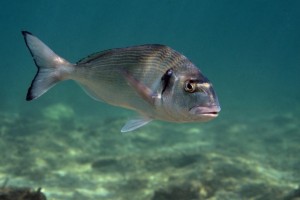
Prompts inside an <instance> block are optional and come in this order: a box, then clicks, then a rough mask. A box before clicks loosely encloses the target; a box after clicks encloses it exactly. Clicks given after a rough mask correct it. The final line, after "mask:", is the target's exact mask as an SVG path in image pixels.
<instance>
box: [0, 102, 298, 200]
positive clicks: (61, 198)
mask: <svg viewBox="0 0 300 200" xmlns="http://www.w3.org/2000/svg"><path fill="white" fill-rule="evenodd" d="M0 115H1V117H0V124H1V130H0V136H1V137H0V158H1V159H0V181H1V180H2V182H3V186H2V187H0V197H1V194H3V191H7V190H9V188H22V187H27V188H33V190H36V189H37V188H40V187H41V188H42V190H41V191H42V192H43V193H44V194H45V196H46V197H47V199H48V200H83V199H85V200H100V199H101V200H102V199H103V200H107V199H109V200H112V199H113V200H175V199H176V200H204V199H207V200H243V199H245V200H246V199H247V200H248V199H249V200H269V199H270V200H277V199H278V200H299V199H300V188H299V186H300V156H299V155H300V154H299V153H300V145H299V141H300V127H299V124H300V117H299V116H300V115H296V114H293V113H285V114H283V115H280V116H276V115H273V116H266V117H261V118H259V119H258V118H257V119H251V120H249V119H248V118H247V119H242V118H239V119H236V120H233V119H231V120H227V121H226V119H222V120H216V121H215V122H212V123H207V124H205V125H204V124H188V125H182V124H172V123H164V122H154V123H151V124H150V125H147V126H145V127H143V128H142V129H139V130H138V131H135V132H130V133H128V134H121V133H120V128H121V127H122V125H123V124H124V123H125V121H126V119H125V118H122V117H120V118H107V119H105V120H103V119H102V120H99V119H96V118H90V119H87V118H85V119H82V118H81V117H80V116H79V115H77V116H76V113H75V112H73V110H72V109H71V108H70V107H68V106H67V105H63V104H57V105H52V106H49V107H47V108H45V109H44V110H43V111H41V113H40V115H35V116H30V115H26V114H12V113H1V114H0ZM20 199H21V198H20Z"/></svg>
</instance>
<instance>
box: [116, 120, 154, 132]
mask: <svg viewBox="0 0 300 200" xmlns="http://www.w3.org/2000/svg"><path fill="white" fill-rule="evenodd" d="M151 121H152V119H150V118H145V117H139V118H136V119H132V120H129V121H128V122H126V124H125V125H124V126H123V128H122V129H121V132H122V133H125V132H129V131H133V130H135V129H138V128H140V127H142V126H144V125H146V124H148V123H149V122H151Z"/></svg>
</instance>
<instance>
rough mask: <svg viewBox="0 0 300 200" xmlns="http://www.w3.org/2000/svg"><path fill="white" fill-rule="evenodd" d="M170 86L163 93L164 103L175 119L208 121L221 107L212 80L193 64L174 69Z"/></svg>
mask: <svg viewBox="0 0 300 200" xmlns="http://www.w3.org/2000/svg"><path fill="white" fill-rule="evenodd" d="M167 73H169V74H172V75H171V76H170V77H169V83H168V84H169V87H168V88H166V89H165V91H164V92H163V93H162V103H163V106H164V109H165V110H167V113H169V115H172V117H173V120H174V121H179V122H180V121H181V122H193V121H194V122H196V121H208V120H211V119H214V118H215V117H217V116H218V114H219V112H220V110H221V108H220V104H219V101H218V97H217V95H216V93H215V91H214V89H213V86H212V84H211V82H210V81H209V80H208V79H207V78H206V77H205V76H204V75H203V74H202V73H201V71H200V70H199V69H198V68H197V67H195V66H194V65H193V64H189V65H188V66H185V67H183V68H177V69H172V73H171V72H167Z"/></svg>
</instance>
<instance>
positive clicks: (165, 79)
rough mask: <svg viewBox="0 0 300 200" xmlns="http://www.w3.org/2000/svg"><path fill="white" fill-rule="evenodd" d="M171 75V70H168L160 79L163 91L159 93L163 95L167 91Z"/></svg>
mask: <svg viewBox="0 0 300 200" xmlns="http://www.w3.org/2000/svg"><path fill="white" fill-rule="evenodd" d="M172 75H173V69H168V70H167V71H166V73H165V74H164V75H163V76H162V77H161V81H162V84H163V89H162V91H161V94H163V93H164V92H165V90H166V89H167V87H168V86H169V85H170V79H171V76H172Z"/></svg>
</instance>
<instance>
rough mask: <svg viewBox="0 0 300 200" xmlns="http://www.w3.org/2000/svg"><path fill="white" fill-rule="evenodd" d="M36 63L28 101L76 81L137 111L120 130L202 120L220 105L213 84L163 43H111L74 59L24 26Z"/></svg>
mask: <svg viewBox="0 0 300 200" xmlns="http://www.w3.org/2000/svg"><path fill="white" fill-rule="evenodd" d="M22 35H23V37H24V40H25V43H26V46H27V48H28V49H29V52H30V54H31V56H32V58H33V60H34V63H35V65H36V67H37V73H36V75H35V77H34V78H33V80H32V82H31V85H30V87H29V89H28V92H27V96H26V100H27V101H31V100H34V99H37V98H38V97H40V96H41V95H43V94H44V93H45V92H47V91H48V90H49V89H50V88H52V87H53V86H54V85H56V84H57V83H59V82H62V81H64V80H73V81H75V82H77V83H78V84H79V85H80V86H81V87H82V88H83V90H84V91H85V92H86V93H87V94H88V95H89V96H90V97H91V98H93V99H95V100H98V101H101V102H104V103H107V104H110V105H113V106H118V107H122V108H125V109H130V110H133V111H135V112H136V113H137V115H136V116H135V117H133V118H132V119H130V120H129V121H127V122H126V123H125V125H124V126H123V127H122V129H121V132H129V131H133V130H136V129H138V128H140V127H142V126H144V125H146V124H148V123H149V122H151V121H153V120H161V121H168V122H175V123H187V122H205V121H209V120H211V119H214V118H216V117H217V116H218V114H219V112H220V110H221V107H220V104H219V101H218V97H217V95H216V93H215V91H214V89H213V85H212V83H211V82H210V81H209V80H208V79H207V78H206V77H205V76H204V75H203V73H202V72H201V71H200V69H199V68H198V67H197V66H195V65H194V64H193V63H192V62H191V61H190V60H189V59H188V58H187V57H186V56H184V55H182V54H181V53H179V52H177V51H175V50H174V49H172V48H171V47H169V46H166V45H162V44H145V45H138V46H131V47H125V48H113V49H109V50H104V51H101V52H98V53H94V54H91V55H89V56H87V57H85V58H83V59H81V60H79V61H78V62H76V63H71V62H69V61H67V60H66V59H64V58H62V57H60V56H59V55H57V54H56V53H55V52H54V51H52V50H51V49H50V48H49V47H48V46H47V45H46V44H45V43H44V42H42V41H41V40H40V39H39V38H38V37H36V36H35V35H33V34H32V33H30V32H28V31H22Z"/></svg>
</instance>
